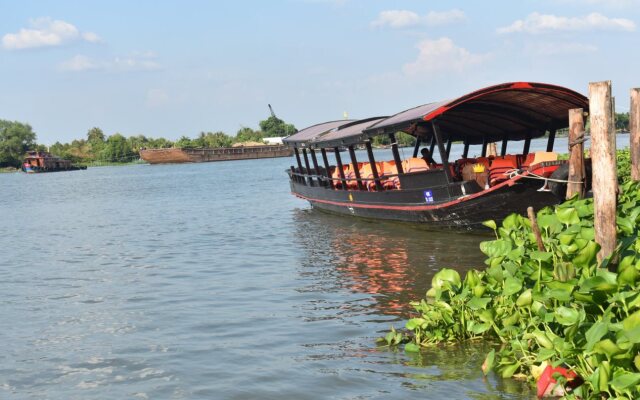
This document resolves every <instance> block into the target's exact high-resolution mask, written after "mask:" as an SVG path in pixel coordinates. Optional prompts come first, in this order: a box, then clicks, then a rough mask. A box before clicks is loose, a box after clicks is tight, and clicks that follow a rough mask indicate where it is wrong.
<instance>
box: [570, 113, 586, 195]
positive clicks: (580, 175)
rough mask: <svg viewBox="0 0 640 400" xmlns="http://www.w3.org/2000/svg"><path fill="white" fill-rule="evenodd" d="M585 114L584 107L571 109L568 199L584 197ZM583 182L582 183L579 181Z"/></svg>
mask: <svg viewBox="0 0 640 400" xmlns="http://www.w3.org/2000/svg"><path fill="white" fill-rule="evenodd" d="M585 175H586V174H585V168H584V116H583V110H582V108H574V109H572V110H569V178H568V179H567V180H568V181H569V183H567V199H570V198H572V197H573V196H575V194H576V193H577V194H578V196H579V197H580V198H582V197H584V179H585ZM578 182H581V183H578Z"/></svg>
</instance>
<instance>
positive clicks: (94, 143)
mask: <svg viewBox="0 0 640 400" xmlns="http://www.w3.org/2000/svg"><path fill="white" fill-rule="evenodd" d="M87 142H88V145H89V149H88V153H90V155H89V154H87V157H88V158H93V159H96V158H99V156H100V153H101V152H102V150H103V149H104V146H105V136H104V132H102V129H100V128H97V127H93V128H91V129H89V131H88V132H87Z"/></svg>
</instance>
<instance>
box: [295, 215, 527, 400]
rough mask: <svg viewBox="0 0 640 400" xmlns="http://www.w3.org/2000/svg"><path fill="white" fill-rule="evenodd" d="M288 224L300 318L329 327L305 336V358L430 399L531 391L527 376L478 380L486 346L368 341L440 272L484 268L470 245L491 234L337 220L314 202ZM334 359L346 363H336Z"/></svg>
mask: <svg viewBox="0 0 640 400" xmlns="http://www.w3.org/2000/svg"><path fill="white" fill-rule="evenodd" d="M293 222H294V223H295V226H296V229H295V231H294V232H295V235H296V240H295V243H296V246H297V247H298V248H299V249H300V260H301V266H300V276H301V278H302V280H303V281H304V282H305V286H304V287H302V288H299V289H298V290H299V291H300V292H303V293H302V294H303V295H304V296H303V297H301V298H302V299H305V300H304V301H303V302H302V305H301V306H300V309H301V310H302V311H303V313H304V314H303V315H304V316H303V318H304V320H305V322H309V323H311V324H310V325H313V323H319V324H322V325H323V326H324V327H325V329H326V330H327V332H330V333H327V334H326V336H323V337H322V338H321V339H316V341H314V340H313V339H308V340H309V343H308V344H306V345H305V348H306V349H307V350H308V351H312V352H313V353H312V355H309V356H307V358H308V359H312V360H313V361H314V362H321V361H326V362H327V364H326V368H328V369H331V368H334V369H337V370H339V371H340V373H341V376H343V375H346V376H352V375H351V374H353V376H359V375H358V374H360V373H366V374H368V375H370V376H371V377H372V379H373V380H375V381H380V382H385V383H382V385H385V384H386V385H387V386H386V388H387V389H388V390H390V391H391V392H390V393H394V394H397V393H398V392H394V390H396V389H394V388H395V384H396V383H397V382H398V380H400V381H401V382H402V383H401V385H402V387H403V390H409V392H410V393H416V394H426V397H424V398H429V399H441V398H447V397H448V398H474V399H490V398H498V397H499V396H504V395H505V394H509V395H513V397H508V398H513V399H521V398H527V399H528V398H531V396H529V393H530V391H529V389H528V388H527V384H526V383H523V382H518V381H515V380H502V379H500V378H498V377H496V376H490V377H489V378H484V377H483V374H482V371H481V370H480V365H481V364H482V361H483V360H484V357H485V356H486V354H487V352H488V351H489V345H488V344H487V343H483V342H473V343H466V344H457V345H451V346H435V347H433V348H429V349H425V350H423V351H422V352H421V353H419V354H409V353H405V352H404V351H402V349H389V348H386V347H380V348H378V347H376V345H375V339H376V338H377V337H380V336H384V335H385V334H386V332H388V330H389V327H390V326H391V325H394V326H395V327H396V328H399V327H402V326H403V325H404V322H403V321H404V320H405V319H408V318H409V317H410V316H411V314H413V309H412V307H411V306H410V305H409V302H410V301H414V300H419V299H421V298H423V297H424V295H425V293H426V291H427V289H428V288H429V287H430V285H431V279H432V277H433V274H434V273H435V272H437V271H438V270H439V269H441V268H443V267H449V268H454V269H456V270H457V271H459V272H460V273H461V274H463V273H464V272H465V271H467V270H469V269H471V268H481V267H482V266H484V264H483V261H484V256H483V254H482V253H481V252H480V251H479V249H478V246H479V243H480V242H481V241H483V240H491V239H492V236H491V235H486V236H485V235H473V234H454V233H446V232H432V231H426V230H424V229H422V228H421V227H420V225H416V224H401V223H393V222H380V221H377V222H372V221H368V220H363V219H357V218H343V217H340V216H338V215H334V214H327V213H324V212H321V211H319V210H313V209H306V210H295V211H294V221H293ZM306 329H308V328H307V327H304V326H303V327H300V331H301V332H306ZM310 349H312V350H310ZM356 359H357V360H359V361H354V360H356ZM327 360H328V361H327ZM341 360H346V361H345V363H346V365H348V367H344V368H343V369H340V367H339V365H342V364H340V363H341ZM404 393H405V392H403V394H404ZM390 397H392V398H402V397H399V396H395V397H394V396H390ZM501 398H505V397H501Z"/></svg>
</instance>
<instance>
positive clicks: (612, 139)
mask: <svg viewBox="0 0 640 400" xmlns="http://www.w3.org/2000/svg"><path fill="white" fill-rule="evenodd" d="M589 122H590V123H591V160H592V182H593V183H592V186H593V205H594V227H595V233H596V242H597V243H598V244H599V245H600V252H598V262H602V260H604V259H605V258H607V257H609V256H610V255H611V254H612V253H613V250H614V249H615V247H616V242H617V240H616V198H617V192H618V178H617V174H616V132H615V126H614V122H613V107H612V100H611V81H604V82H592V83H589Z"/></svg>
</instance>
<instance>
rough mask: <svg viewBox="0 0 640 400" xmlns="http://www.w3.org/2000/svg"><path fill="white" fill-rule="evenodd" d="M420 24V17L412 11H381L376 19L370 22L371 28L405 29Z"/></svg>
mask: <svg viewBox="0 0 640 400" xmlns="http://www.w3.org/2000/svg"><path fill="white" fill-rule="evenodd" d="M419 23H420V16H419V15H418V14H416V13H414V12H413V11H407V10H389V11H381V12H380V14H378V18H377V19H376V20H375V21H373V22H371V26H373V27H382V26H390V27H391V28H405V27H407V26H413V25H417V24H419Z"/></svg>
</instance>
